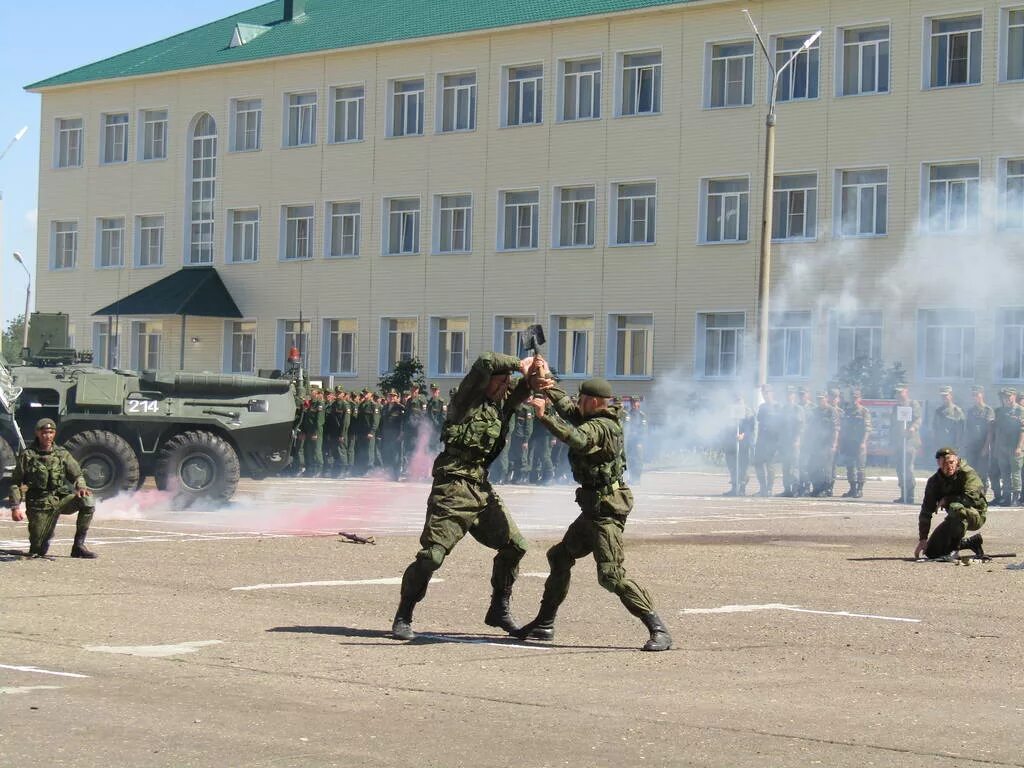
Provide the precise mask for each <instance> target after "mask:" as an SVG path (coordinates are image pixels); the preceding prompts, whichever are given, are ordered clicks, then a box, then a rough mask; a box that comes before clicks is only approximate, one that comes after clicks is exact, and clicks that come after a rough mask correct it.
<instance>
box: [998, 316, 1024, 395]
mask: <svg viewBox="0 0 1024 768" xmlns="http://www.w3.org/2000/svg"><path fill="white" fill-rule="evenodd" d="M996 345H997V346H996V365H997V369H996V370H997V371H998V372H999V373H998V374H997V375H998V376H999V378H1000V379H1024V309H1022V308H1019V307H1014V308H1008V309H999V310H997V311H996Z"/></svg>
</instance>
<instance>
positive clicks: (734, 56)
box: [707, 43, 754, 108]
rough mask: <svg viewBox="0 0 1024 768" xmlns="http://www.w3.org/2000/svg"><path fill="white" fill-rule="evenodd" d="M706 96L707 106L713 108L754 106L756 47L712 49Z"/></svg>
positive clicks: (729, 45) (736, 45)
mask: <svg viewBox="0 0 1024 768" xmlns="http://www.w3.org/2000/svg"><path fill="white" fill-rule="evenodd" d="M707 93H708V98H707V105H708V106H709V107H711V108H720V107H744V106H748V105H750V104H753V103H754V44H753V43H723V44H720V45H712V46H711V67H710V69H709V71H708V83H707Z"/></svg>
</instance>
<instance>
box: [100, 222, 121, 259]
mask: <svg viewBox="0 0 1024 768" xmlns="http://www.w3.org/2000/svg"><path fill="white" fill-rule="evenodd" d="M96 228H97V230H99V231H98V233H97V234H98V235H99V238H98V239H99V244H98V246H99V247H98V248H97V249H96V266H98V267H123V266H124V217H123V216H120V217H117V218H111V219H100V220H99V221H98V222H97V227H96Z"/></svg>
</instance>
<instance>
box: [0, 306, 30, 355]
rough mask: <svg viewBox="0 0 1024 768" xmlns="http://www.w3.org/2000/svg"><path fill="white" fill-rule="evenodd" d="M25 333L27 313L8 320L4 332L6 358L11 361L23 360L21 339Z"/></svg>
mask: <svg viewBox="0 0 1024 768" xmlns="http://www.w3.org/2000/svg"><path fill="white" fill-rule="evenodd" d="M24 333H25V315H23V314H22V315H18V316H17V317H15V318H14V319H12V320H9V321H8V322H7V327H6V328H4V333H3V353H4V359H5V360H7V362H9V363H13V362H17V361H18V360H21V341H22V338H23V336H24Z"/></svg>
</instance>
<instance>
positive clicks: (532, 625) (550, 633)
mask: <svg viewBox="0 0 1024 768" xmlns="http://www.w3.org/2000/svg"><path fill="white" fill-rule="evenodd" d="M509 634H510V635H512V637H516V638H519V639H520V640H554V639H555V618H554V617H553V616H552V617H551V618H543V617H541V616H539V615H538V616H537V618H536V619H534V620H533V621H528V622H527V623H526V624H523V626H521V627H520V628H519V629H517V630H516V631H515V632H509Z"/></svg>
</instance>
